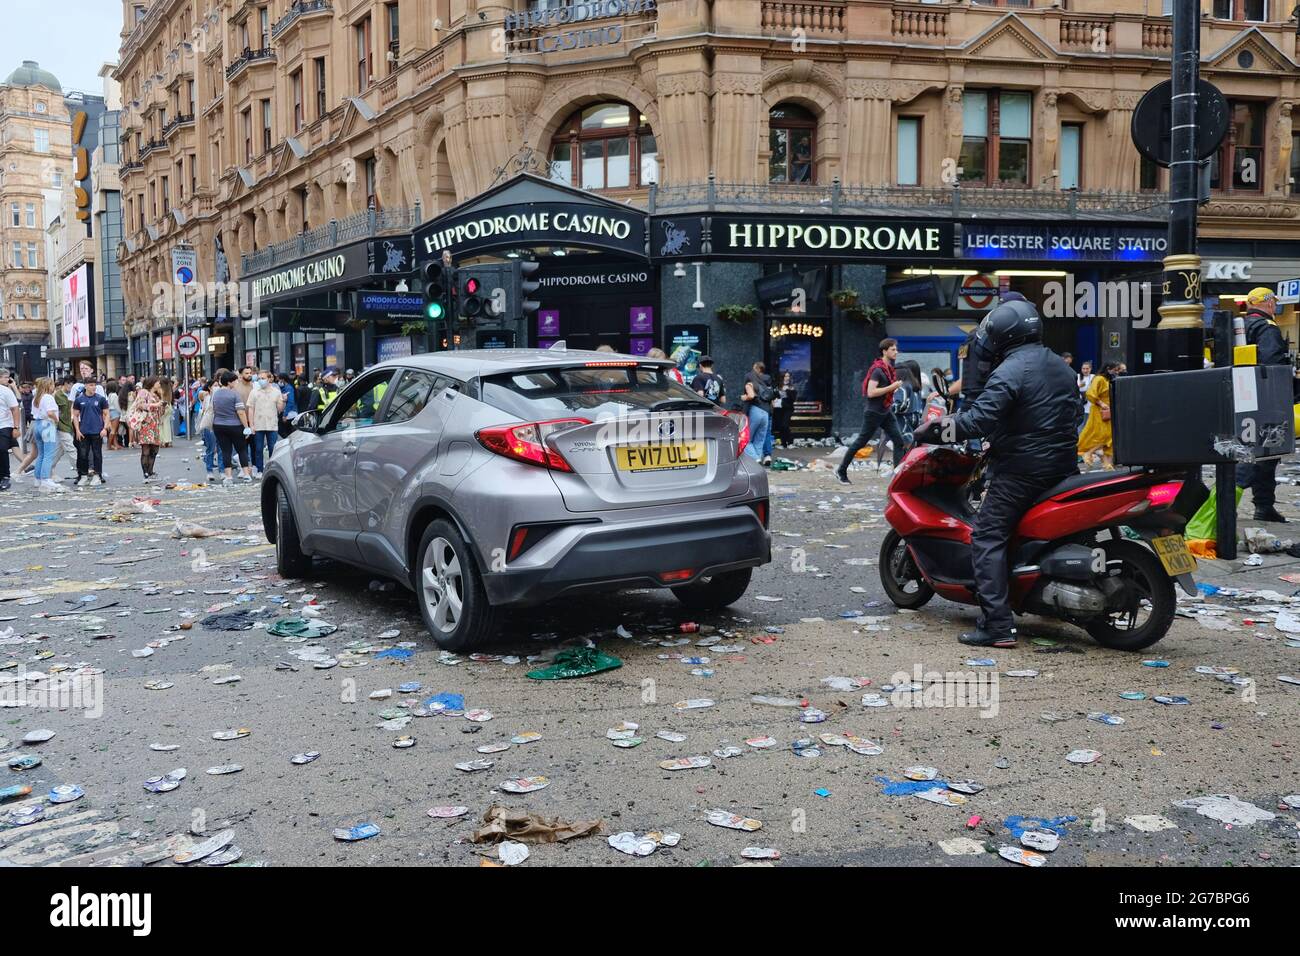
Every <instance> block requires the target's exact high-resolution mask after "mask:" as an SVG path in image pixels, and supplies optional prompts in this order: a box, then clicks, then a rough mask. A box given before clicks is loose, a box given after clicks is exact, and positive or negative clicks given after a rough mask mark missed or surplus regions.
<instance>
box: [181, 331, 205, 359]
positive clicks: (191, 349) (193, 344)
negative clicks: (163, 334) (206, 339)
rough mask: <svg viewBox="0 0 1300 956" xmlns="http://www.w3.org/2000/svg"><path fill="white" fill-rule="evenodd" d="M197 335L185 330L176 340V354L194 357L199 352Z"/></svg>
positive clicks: (183, 356) (182, 356)
mask: <svg viewBox="0 0 1300 956" xmlns="http://www.w3.org/2000/svg"><path fill="white" fill-rule="evenodd" d="M199 347H200V346H199V337H198V336H197V335H194V334H193V333H191V332H186V333H185V334H184V335H182V336H181V337H180V338H178V339H177V340H176V354H177V355H179V356H180V357H181V358H194V356H196V355H198V354H199Z"/></svg>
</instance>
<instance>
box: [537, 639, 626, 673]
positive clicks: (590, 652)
mask: <svg viewBox="0 0 1300 956" xmlns="http://www.w3.org/2000/svg"><path fill="white" fill-rule="evenodd" d="M622 666H623V662H622V661H620V660H619V659H618V658H617V657H612V656H610V655H609V654H602V653H601V652H600V649H599V648H597V647H570V648H568V649H566V650H563V651H560V652H559V653H558V654H556V655H555V661H554V663H552V664H551V665H550V666H549V667H543V668H541V669H540V670H535V671H529V672H528V676H529V677H531V678H532V679H533V680H564V679H565V678H568V677H587V676H589V675H591V674H599V673H600V672H601V671H610V670H613V669H614V668H616V667H622Z"/></svg>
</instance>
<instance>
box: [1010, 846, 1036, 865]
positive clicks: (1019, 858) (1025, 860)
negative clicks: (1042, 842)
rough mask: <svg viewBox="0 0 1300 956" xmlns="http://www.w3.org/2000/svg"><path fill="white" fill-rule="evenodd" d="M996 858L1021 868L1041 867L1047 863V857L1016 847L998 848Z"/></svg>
mask: <svg viewBox="0 0 1300 956" xmlns="http://www.w3.org/2000/svg"><path fill="white" fill-rule="evenodd" d="M998 856H1000V857H1002V859H1004V860H1010V861H1011V862H1012V863H1019V864H1020V865H1021V866H1042V865H1043V864H1045V863H1046V862H1047V857H1045V856H1043V854H1041V853H1035V852H1034V851H1033V850H1026V849H1024V848H1023V847H1018V846H1003V847H998Z"/></svg>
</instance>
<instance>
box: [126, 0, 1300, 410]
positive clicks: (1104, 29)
mask: <svg viewBox="0 0 1300 956" xmlns="http://www.w3.org/2000/svg"><path fill="white" fill-rule="evenodd" d="M1283 6H1284V5H1283V4H1282V3H1280V2H1278V0H1269V2H1267V3H1263V4H1260V3H1242V2H1240V0H1234V2H1224V0H1204V2H1203V9H1204V22H1203V30H1202V75H1203V77H1204V78H1206V79H1208V80H1211V81H1212V82H1214V83H1215V84H1217V85H1218V86H1219V87H1220V88H1221V89H1222V91H1223V92H1224V94H1225V96H1226V98H1227V102H1228V109H1229V113H1230V124H1229V133H1228V138H1227V140H1226V141H1225V143H1224V145H1223V146H1222V147H1221V149H1220V150H1219V152H1218V153H1217V154H1216V155H1215V157H1214V158H1213V160H1212V165H1213V170H1212V172H1211V175H1212V180H1213V191H1212V195H1211V199H1210V201H1209V203H1208V204H1207V205H1206V206H1205V207H1204V208H1203V210H1202V236H1203V237H1204V238H1205V240H1206V243H1207V249H1209V253H1208V254H1210V255H1218V256H1219V257H1220V258H1223V259H1230V260H1232V261H1234V262H1237V261H1249V262H1251V263H1253V264H1254V265H1253V268H1254V271H1255V273H1256V275H1261V274H1264V273H1265V272H1266V271H1267V268H1264V269H1261V268H1260V263H1262V262H1265V261H1266V260H1278V261H1281V260H1284V259H1286V258H1287V257H1288V256H1291V257H1292V258H1294V252H1295V249H1300V245H1297V244H1300V218H1298V217H1300V202H1297V198H1300V197H1298V196H1297V188H1298V187H1297V183H1296V180H1297V179H1300V172H1298V169H1300V150H1297V149H1296V137H1297V136H1300V131H1296V132H1293V131H1292V108H1293V105H1294V103H1295V102H1296V99H1297V97H1298V96H1300V87H1298V86H1297V77H1300V73H1298V72H1297V60H1298V57H1300V49H1298V47H1297V43H1298V42H1300V41H1298V39H1297V34H1296V28H1295V24H1294V22H1292V21H1287V20H1286V17H1287V16H1288V15H1289V14H1290V9H1289V7H1288V8H1286V9H1283ZM123 14H124V20H123V23H124V27H123V32H122V43H121V49H120V66H119V68H118V72H117V78H118V79H119V80H120V82H121V84H122V88H123V101H124V103H123V111H122V117H121V139H122V150H123V155H122V163H123V165H122V168H121V185H122V201H123V210H124V212H123V216H124V223H125V225H124V240H123V243H122V246H121V248H120V259H121V268H122V283H123V289H124V293H125V297H126V307H127V319H128V330H129V332H130V334H132V335H135V336H149V335H158V334H160V332H159V330H162V329H170V328H172V327H173V326H174V325H175V323H176V316H175V315H170V316H168V315H161V314H155V312H157V311H158V310H157V309H156V308H154V307H153V306H154V292H153V290H154V289H155V287H156V286H157V284H158V283H166V282H170V281H171V273H172V263H171V250H172V249H173V248H174V247H176V246H177V245H178V244H180V245H188V246H192V247H193V248H194V249H195V250H197V252H198V262H199V267H198V277H199V279H200V280H201V281H213V280H219V279H222V278H224V277H226V275H227V272H228V273H229V277H230V278H232V279H234V278H241V268H242V270H243V272H246V273H248V274H256V273H258V272H260V271H261V269H259V268H258V267H259V266H262V267H265V265H266V264H267V263H268V262H270V261H275V262H279V261H282V260H283V259H284V257H285V256H286V255H287V254H288V252H291V251H292V248H293V244H294V243H295V242H297V243H299V244H300V246H301V248H303V249H307V248H311V249H319V248H321V247H322V242H323V240H322V239H321V235H322V233H323V231H325V230H330V229H331V228H333V229H334V230H336V234H337V237H338V240H337V241H338V242H340V243H342V242H344V241H345V240H346V239H348V238H353V239H354V238H356V237H358V236H375V235H384V234H388V233H389V232H391V233H394V234H396V233H399V232H402V231H405V232H408V233H409V232H410V231H411V229H412V228H413V227H414V226H416V225H418V224H419V223H420V222H427V221H429V220H433V219H436V218H437V217H438V216H440V215H442V214H444V213H445V212H447V211H448V210H450V209H452V208H453V207H456V206H458V205H459V204H462V203H466V202H468V201H470V200H473V199H474V198H475V197H478V196H480V195H482V194H484V193H485V192H486V191H488V190H489V189H490V188H492V187H493V186H494V185H497V184H499V183H501V182H503V181H505V180H508V179H509V178H510V177H511V176H512V175H514V174H515V173H518V172H528V171H531V172H536V173H540V174H541V175H542V177H543V178H550V179H551V180H553V181H554V180H562V181H563V182H564V183H565V184H566V185H568V186H571V187H575V188H578V189H582V190H585V191H588V192H591V193H595V194H597V195H599V196H602V197H606V198H609V199H612V200H616V201H618V202H622V203H628V204H631V205H633V206H637V207H641V208H645V209H647V210H648V211H649V212H651V213H662V212H665V211H675V212H681V213H682V214H694V213H707V212H727V211H737V210H747V211H749V212H751V213H761V212H764V211H767V212H772V211H777V210H785V211H787V212H789V213H790V214H791V215H796V216H800V215H805V214H815V213H818V212H827V211H830V210H831V209H832V208H833V209H834V210H835V211H837V212H840V213H843V214H846V215H847V214H855V213H856V214H862V215H866V214H871V215H883V216H909V215H922V216H936V215H947V216H950V217H951V218H953V219H954V220H957V221H961V220H962V218H963V217H967V216H972V215H974V216H976V217H982V218H984V219H987V218H990V217H992V218H1001V219H1008V220H1015V221H1020V222H1034V221H1037V222H1039V223H1040V224H1041V223H1044V222H1052V221H1057V220H1059V219H1061V218H1062V217H1063V216H1064V217H1068V218H1072V219H1074V220H1076V221H1078V222H1080V223H1084V222H1098V221H1100V222H1103V223H1112V222H1113V223H1129V222H1145V223H1147V224H1152V223H1158V222H1159V221H1161V217H1162V216H1163V214H1164V213H1163V209H1162V203H1163V201H1164V198H1165V197H1164V194H1163V189H1164V188H1165V186H1166V183H1167V176H1166V174H1165V173H1164V172H1163V171H1161V170H1160V169H1159V168H1158V167H1156V166H1155V165H1154V164H1151V163H1148V162H1145V161H1144V160H1142V159H1141V158H1140V156H1139V154H1138V152H1137V151H1136V149H1135V148H1134V146H1133V145H1132V142H1131V140H1130V126H1131V124H1132V120H1133V114H1134V110H1135V108H1136V106H1137V104H1138V101H1139V100H1140V98H1141V96H1142V94H1143V93H1144V92H1145V91H1146V90H1148V89H1149V88H1150V87H1152V86H1153V85H1155V84H1156V83H1158V82H1159V81H1161V80H1162V79H1164V78H1166V77H1167V76H1168V75H1169V54H1170V48H1171V31H1170V20H1169V17H1167V16H1164V15H1162V4H1161V2H1160V0H1107V2H1102V0H1070V2H1068V3H1060V2H1051V3H1049V2H1044V0H1025V2H1024V3H1009V2H1007V0H986V2H976V0H952V2H942V0H941V2H912V0H711V2H709V0H657V2H651V0H591V2H586V3H584V2H565V3H561V2H552V0H397V2H385V0H242V2H241V0H152V2H145V0H123ZM1252 16H1254V17H1260V18H1261V19H1259V20H1250V19H1248V17H1252ZM372 210H373V213H372ZM331 223H333V226H331ZM652 225H655V226H656V228H657V224H652ZM331 235H335V233H332V234H331ZM1220 240H1221V241H1222V246H1221V251H1220V252H1217V253H1216V252H1215V251H1214V249H1215V247H1213V246H1212V245H1211V244H1212V242H1214V241H1220ZM1071 241H1083V240H1078V239H1077V237H1076V239H1075V240H1071ZM271 250H277V251H275V253H274V254H272V252H271ZM286 250H287V251H288V252H286ZM800 264H801V263H798V262H797V263H794V265H795V266H799V265H800ZM935 264H936V263H934V262H930V263H922V262H918V263H915V266H917V267H924V266H926V265H930V266H934V265H935ZM831 266H833V267H836V268H837V266H836V264H835V263H831ZM854 268H857V269H858V270H859V272H857V273H853V275H856V276H857V278H856V279H855V280H854V281H856V282H857V286H858V291H859V292H861V293H862V295H863V296H864V301H865V299H872V300H873V301H874V302H877V303H878V302H880V301H881V300H880V298H879V296H880V287H881V286H883V285H884V284H885V283H886V282H888V281H890V280H891V279H893V280H897V279H899V278H900V275H899V274H898V273H899V270H894V272H892V273H891V271H890V270H889V268H888V266H887V265H886V264H880V265H878V266H867V265H862V266H855V267H854ZM1278 268H1281V267H1280V266H1279V267H1278ZM706 269H707V270H710V272H711V274H713V275H714V276H715V278H717V281H714V280H713V279H710V280H709V281H708V282H705V283H704V287H705V289H706V290H711V289H713V288H722V287H726V288H733V287H734V288H735V289H736V293H735V294H737V295H739V294H740V289H741V287H742V286H746V287H747V286H748V284H749V283H750V282H751V281H752V278H754V277H757V276H761V275H762V274H763V269H760V268H759V267H758V266H756V265H754V264H736V263H726V262H710V263H708V264H707V265H706ZM728 270H729V271H728ZM724 271H726V272H727V277H726V278H725V281H724V280H723V278H722V273H723V272H724ZM976 271H978V272H981V274H983V273H984V272H985V271H987V270H986V268H985V266H983V265H977V266H976ZM1025 271H1032V270H1025ZM1249 271H1250V270H1247V272H1249ZM681 274H682V270H680V269H674V270H672V276H673V277H675V279H676V281H675V283H674V281H673V279H672V278H670V276H669V274H668V273H664V272H657V274H656V282H657V283H658V284H659V287H660V293H659V297H658V299H657V303H658V306H659V310H660V321H665V320H667V319H671V318H686V319H689V318H691V317H692V313H691V312H690V311H689V310H690V307H691V305H693V304H694V303H690V304H687V305H686V308H687V310H688V313H687V315H686V316H684V317H682V316H675V315H674V312H675V311H676V310H678V309H679V308H680V305H679V304H680V303H686V302H687V300H689V299H691V295H690V291H689V290H687V291H684V290H685V286H684V285H683V284H682V280H681V278H680V276H681ZM686 281H687V282H688V283H689V282H690V280H689V279H688V280H686ZM830 283H831V284H832V285H836V286H840V285H844V284H845V277H844V274H843V273H841V272H838V271H837V272H835V273H834V274H833V275H832V277H831V280H830ZM670 286H671V288H670ZM1224 288H1225V290H1226V291H1227V292H1228V293H1237V292H1238V291H1239V290H1238V288H1237V286H1235V285H1233V286H1225V287H1224ZM696 301H697V302H698V301H700V299H699V298H698V297H697V299H696ZM705 302H706V305H707V306H708V307H709V308H708V310H707V311H709V312H710V313H711V311H712V307H713V306H714V305H715V304H719V303H716V302H715V301H713V300H711V299H709V300H705ZM760 304H761V303H760ZM698 310H699V307H698V306H697V307H696V309H695V312H696V313H698ZM827 316H828V320H833V321H834V322H835V323H839V321H840V315H839V311H838V309H828V312H827ZM709 321H710V322H711V321H712V318H710V319H709ZM244 324H245V323H240V322H237V321H236V322H233V323H232V324H231V326H230V330H229V338H231V339H233V340H238V342H239V343H240V344H242V336H243V333H244V329H243V325H244ZM218 325H219V323H218ZM213 328H214V332H216V333H218V334H215V335H214V338H216V339H217V340H218V341H221V340H223V339H225V338H227V334H226V333H225V330H224V329H222V328H218V327H217V326H214V327H213ZM733 332H735V330H733V329H731V328H727V329H725V330H724V334H725V337H726V338H727V340H728V341H731V340H732V339H733V337H734V336H733ZM1071 334H1073V333H1071ZM746 335H748V336H750V337H752V338H754V340H755V343H756V344H755V343H751V344H753V345H754V348H753V350H752V351H754V352H755V353H761V352H762V349H763V341H764V335H763V332H762V331H761V330H758V329H757V326H756V327H755V330H754V331H753V332H746V333H743V334H740V338H742V339H744V338H745V336H746ZM922 337H924V336H922ZM867 338H869V336H868V337H867ZM856 339H857V340H859V344H858V345H855V347H854V349H853V350H851V351H852V353H853V354H850V355H849V357H848V358H844V359H843V361H845V362H847V363H848V370H846V372H845V382H844V383H843V386H842V387H840V386H836V388H837V391H838V393H839V404H840V405H844V406H846V407H847V406H848V405H851V404H853V403H852V401H851V397H852V389H853V387H854V383H852V382H851V379H852V377H853V374H854V373H853V372H852V369H855V368H857V366H858V365H859V364H860V362H859V361H858V357H857V353H858V352H861V351H863V350H865V351H866V352H869V351H870V348H869V345H861V343H860V340H862V339H863V336H861V335H858V336H856ZM746 340H747V339H746ZM223 345H225V343H223ZM841 345H842V346H844V348H841ZM841 345H837V346H836V353H837V355H839V354H840V353H842V352H845V349H847V347H848V340H847V339H842V340H841ZM229 346H233V350H232V351H226V352H224V353H223V352H221V351H219V350H218V349H216V348H213V349H210V352H212V353H213V354H214V355H216V356H218V357H220V358H224V359H226V360H231V361H233V360H240V361H242V359H243V354H235V353H236V352H240V353H242V352H243V351H244V350H243V349H241V348H240V345H239V344H236V343H235V342H231V343H229V345H227V346H225V347H227V348H229ZM147 352H148V349H146V350H144V351H142V352H141V353H140V354H141V356H144V355H145V354H146V353H147ZM846 354H848V353H846ZM157 358H158V352H157V350H156V349H155V350H154V352H153V355H152V359H153V360H154V361H156V360H157ZM371 358H372V356H364V359H365V360H370V359H371ZM837 361H840V359H838V358H837ZM282 364H284V362H283V359H282ZM742 369H743V366H742V365H741V364H737V365H736V366H735V367H734V368H733V369H731V371H732V373H733V374H738V373H739V372H740V371H742ZM836 417H837V418H838V412H837V413H836Z"/></svg>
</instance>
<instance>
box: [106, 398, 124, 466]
mask: <svg viewBox="0 0 1300 956" xmlns="http://www.w3.org/2000/svg"><path fill="white" fill-rule="evenodd" d="M119 389H120V386H119V385H118V384H117V382H114V381H110V382H109V383H108V384H107V385H105V386H104V400H105V401H107V402H108V450H109V451H117V450H118V449H119V448H121V447H122V444H121V442H120V441H119V440H118V439H119V435H118V431H119V430H120V429H121V427H122V406H121V404H119V402H118V393H119Z"/></svg>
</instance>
